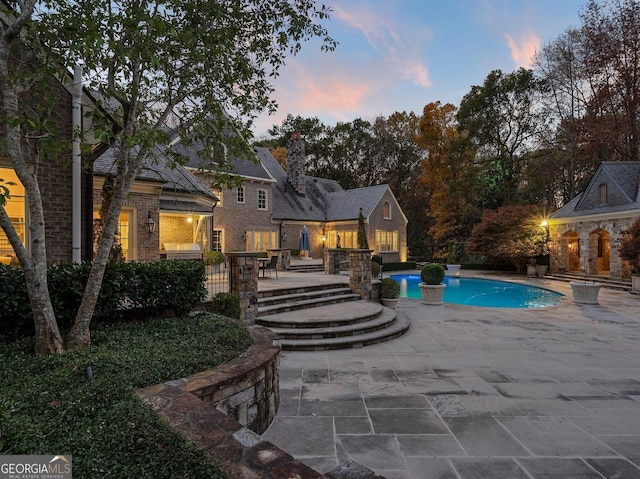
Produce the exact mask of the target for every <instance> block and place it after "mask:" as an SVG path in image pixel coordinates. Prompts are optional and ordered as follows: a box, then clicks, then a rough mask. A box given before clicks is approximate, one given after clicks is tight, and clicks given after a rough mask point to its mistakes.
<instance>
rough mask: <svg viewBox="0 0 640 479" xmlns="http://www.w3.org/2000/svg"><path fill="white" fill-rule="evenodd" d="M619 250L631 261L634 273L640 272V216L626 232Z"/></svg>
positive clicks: (623, 256)
mask: <svg viewBox="0 0 640 479" xmlns="http://www.w3.org/2000/svg"><path fill="white" fill-rule="evenodd" d="M619 252H620V257H621V258H622V259H625V260H627V261H629V262H630V263H631V268H632V269H633V271H634V273H640V218H638V219H636V220H635V221H634V222H633V224H632V225H631V227H630V228H629V229H628V230H627V231H625V232H624V235H623V237H622V241H620V250H619Z"/></svg>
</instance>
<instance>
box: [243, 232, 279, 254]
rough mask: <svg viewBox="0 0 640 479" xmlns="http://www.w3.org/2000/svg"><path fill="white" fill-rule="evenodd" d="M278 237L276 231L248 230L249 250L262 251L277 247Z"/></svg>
mask: <svg viewBox="0 0 640 479" xmlns="http://www.w3.org/2000/svg"><path fill="white" fill-rule="evenodd" d="M277 239H278V238H277V234H276V232H275V231H247V251H253V252H261V251H267V250H269V249H276V248H277V247H278V244H277Z"/></svg>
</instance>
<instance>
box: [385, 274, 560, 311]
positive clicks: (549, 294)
mask: <svg viewBox="0 0 640 479" xmlns="http://www.w3.org/2000/svg"><path fill="white" fill-rule="evenodd" d="M391 278H393V279H394V280H396V281H397V282H398V283H400V296H401V297H403V298H411V299H421V298H422V295H421V294H420V288H419V286H418V283H420V282H421V280H420V276H419V275H409V274H395V275H391ZM444 283H445V284H446V285H447V287H446V288H445V289H444V298H443V299H444V302H445V303H454V304H464V305H467V306H485V307H491V308H544V307H547V306H556V305H558V304H559V303H560V298H561V297H562V296H563V295H562V294H560V293H556V292H555V291H551V290H548V289H544V288H538V287H535V286H527V285H524V284H518V283H511V282H509V281H495V280H490V279H478V278H453V277H449V276H447V277H445V279H444Z"/></svg>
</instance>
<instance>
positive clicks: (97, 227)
mask: <svg viewBox="0 0 640 479" xmlns="http://www.w3.org/2000/svg"><path fill="white" fill-rule="evenodd" d="M130 218H131V212H130V211H126V210H122V212H121V213H120V216H119V217H118V228H117V229H116V234H115V241H116V242H117V243H119V244H120V247H121V248H122V255H123V256H124V259H126V260H132V259H135V258H134V256H133V254H132V253H133V252H132V250H131V239H130V238H131V228H132V226H133V225H132V223H131V219H130ZM93 228H94V235H95V237H94V241H95V244H94V253H95V249H96V248H97V247H98V241H99V240H100V233H101V232H102V220H101V219H100V212H99V211H98V210H94V211H93Z"/></svg>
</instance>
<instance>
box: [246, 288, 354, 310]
mask: <svg viewBox="0 0 640 479" xmlns="http://www.w3.org/2000/svg"><path fill="white" fill-rule="evenodd" d="M338 293H340V294H344V293H350V294H353V293H352V291H351V288H349V287H348V286H338V287H333V288H323V289H313V290H305V291H296V292H293V293H285V294H277V295H270V296H261V297H259V298H258V307H260V305H261V304H262V305H268V304H269V303H273V302H275V301H279V302H291V301H297V300H299V299H305V298H306V299H311V298H316V297H322V296H330V295H335V294H338Z"/></svg>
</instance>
